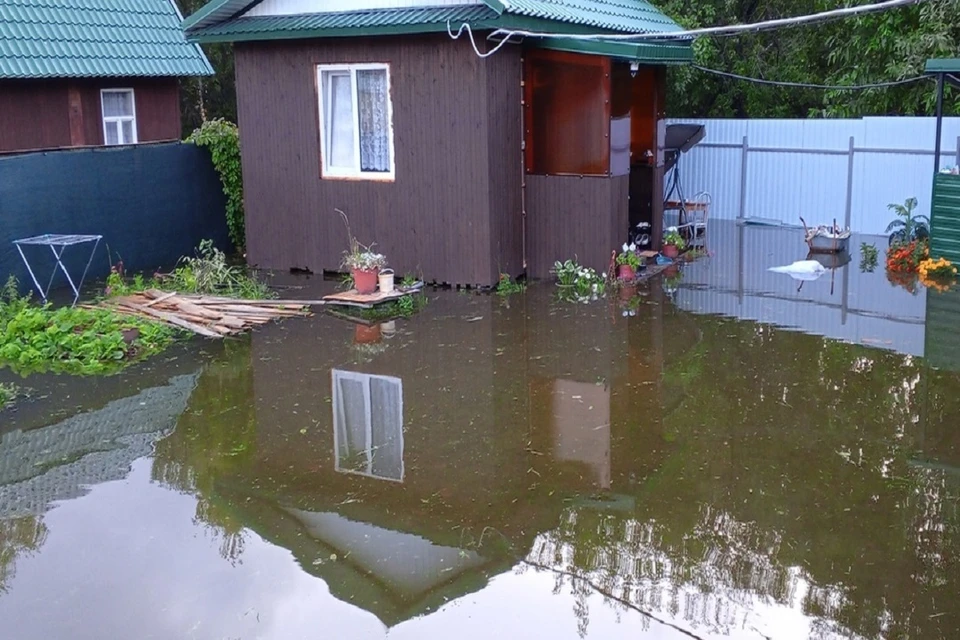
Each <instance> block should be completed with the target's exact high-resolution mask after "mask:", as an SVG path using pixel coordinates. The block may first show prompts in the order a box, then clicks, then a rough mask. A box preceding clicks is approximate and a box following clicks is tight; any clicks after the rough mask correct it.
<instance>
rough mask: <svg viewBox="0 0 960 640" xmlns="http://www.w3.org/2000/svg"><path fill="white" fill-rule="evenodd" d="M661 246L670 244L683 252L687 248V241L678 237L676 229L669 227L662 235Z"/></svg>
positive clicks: (678, 233)
mask: <svg viewBox="0 0 960 640" xmlns="http://www.w3.org/2000/svg"><path fill="white" fill-rule="evenodd" d="M663 244H671V245H673V246H675V247H676V248H677V249H679V250H680V251H683V250H684V249H685V248H686V247H687V241H686V240H684V239H683V236H681V235H680V232H679V231H678V230H677V228H676V227H670V228H669V229H667V231H666V233H664V234H663Z"/></svg>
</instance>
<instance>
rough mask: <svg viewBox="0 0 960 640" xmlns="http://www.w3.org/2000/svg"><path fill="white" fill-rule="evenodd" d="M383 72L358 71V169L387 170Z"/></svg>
mask: <svg viewBox="0 0 960 640" xmlns="http://www.w3.org/2000/svg"><path fill="white" fill-rule="evenodd" d="M389 99H390V96H389V95H387V71H386V69H364V70H360V71H357V102H358V107H357V109H358V111H359V112H360V113H359V116H360V169H361V170H363V171H378V172H384V173H386V172H389V171H390V139H389V136H390V121H389V115H388V113H387V100H389Z"/></svg>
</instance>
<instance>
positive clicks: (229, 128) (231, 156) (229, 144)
mask: <svg viewBox="0 0 960 640" xmlns="http://www.w3.org/2000/svg"><path fill="white" fill-rule="evenodd" d="M186 142H191V143H193V144H195V145H197V146H198V147H204V148H206V149H207V150H209V151H210V156H211V158H212V159H213V168H214V169H216V171H217V173H218V174H219V175H220V183H221V185H223V193H224V195H226V196H227V210H226V213H227V231H228V232H229V234H230V240H231V241H232V242H233V244H234V245H236V246H237V247H238V248H241V249H242V248H243V247H245V246H246V242H247V241H246V231H245V229H244V213H243V173H242V172H241V167H240V132H239V130H238V129H237V125H235V124H233V123H232V122H229V121H227V120H224V119H223V118H216V119H214V120H208V121H206V122H204V123H203V124H202V125H200V127H199V128H198V129H195V130H194V131H193V133H191V134H190V135H189V136H187V139H186Z"/></svg>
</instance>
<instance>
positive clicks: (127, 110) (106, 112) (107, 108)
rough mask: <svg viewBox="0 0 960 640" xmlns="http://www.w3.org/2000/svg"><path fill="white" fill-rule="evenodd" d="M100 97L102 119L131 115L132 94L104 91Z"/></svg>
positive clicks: (129, 92)
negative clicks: (101, 100)
mask: <svg viewBox="0 0 960 640" xmlns="http://www.w3.org/2000/svg"><path fill="white" fill-rule="evenodd" d="M102 95H103V117H105V118H116V117H119V116H132V115H133V92H131V91H105V92H103V94H102Z"/></svg>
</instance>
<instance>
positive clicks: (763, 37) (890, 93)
mask: <svg viewBox="0 0 960 640" xmlns="http://www.w3.org/2000/svg"><path fill="white" fill-rule="evenodd" d="M660 6H661V8H662V9H663V10H664V11H665V12H666V13H667V14H669V15H671V16H673V17H674V18H675V19H677V20H678V21H679V22H680V23H681V24H682V25H683V26H685V27H688V28H696V27H706V26H715V25H728V24H734V23H753V22H758V21H761V20H769V19H774V18H783V17H790V16H798V15H804V14H810V13H816V12H819V11H825V10H828V9H834V8H836V4H835V2H832V1H829V0H801V1H800V2H789V1H786V0H707V1H706V2H699V1H695V0H664V2H662V3H660ZM958 9H960V0H930V1H928V2H925V3H922V4H920V5H915V6H910V7H903V8H898V9H893V10H889V11H886V12H883V13H878V14H870V15H864V16H860V17H858V18H848V19H844V20H837V21H834V22H829V23H822V24H813V25H806V26H798V27H793V28H788V29H778V30H775V31H767V32H762V33H756V34H742V35H738V36H731V37H711V38H701V39H699V40H698V41H697V42H696V43H695V44H694V51H695V56H696V63H697V64H699V65H701V66H704V67H708V68H712V69H718V70H721V71H727V72H731V73H736V74H740V75H744V76H749V77H754V78H764V79H768V80H778V81H787V82H800V83H809V84H829V85H856V84H874V83H878V82H885V81H891V80H902V79H906V78H912V77H916V76H919V75H921V74H922V73H923V67H924V64H925V62H926V60H927V59H928V58H933V57H953V56H954V55H956V46H955V44H954V43H956V42H957V41H958V37H960V17H958V16H960V12H958ZM668 87H669V91H670V95H669V96H668V103H667V107H668V114H669V115H671V116H674V117H728V118H731V117H732V118H765V117H793V118H797V117H800V118H802V117H813V116H826V117H859V116H865V115H929V114H931V113H932V112H933V107H934V102H935V98H936V96H935V92H934V87H933V83H932V82H929V81H919V82H915V83H911V84H907V85H902V86H897V87H890V88H882V89H869V90H863V91H827V90H823V89H807V88H784V87H773V86H765V85H759V84H755V83H749V82H744V81H741V80H735V79H730V78H721V77H718V76H715V75H710V74H707V73H705V72H702V71H699V70H697V69H694V68H690V67H679V68H676V69H674V70H672V72H671V75H670V81H669V84H668ZM945 105H946V110H947V111H948V112H949V113H956V112H957V111H958V106H960V103H958V96H957V94H956V93H955V92H952V91H951V92H949V93H948V95H947V100H946V102H945Z"/></svg>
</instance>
